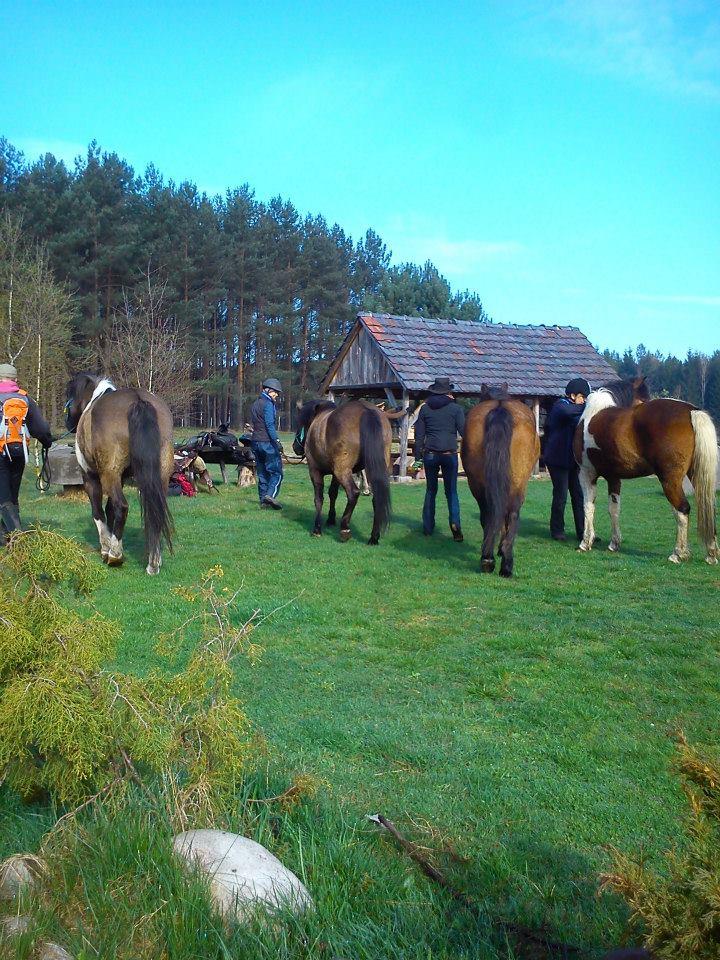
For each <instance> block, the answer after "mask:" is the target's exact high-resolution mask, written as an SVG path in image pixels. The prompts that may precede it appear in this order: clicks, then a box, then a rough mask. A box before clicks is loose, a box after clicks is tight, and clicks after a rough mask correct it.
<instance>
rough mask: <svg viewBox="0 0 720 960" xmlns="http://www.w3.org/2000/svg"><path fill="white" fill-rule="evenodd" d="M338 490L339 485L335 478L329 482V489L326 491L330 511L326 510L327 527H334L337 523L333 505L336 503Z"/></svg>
mask: <svg viewBox="0 0 720 960" xmlns="http://www.w3.org/2000/svg"><path fill="white" fill-rule="evenodd" d="M339 490H340V484H339V483H338V482H337V480H336V479H335V477H333V478H332V480H331V481H330V489H329V490H328V497H329V499H330V509H329V510H328V516H327V525H328V527H334V526H335V524H336V523H337V516H336V513H335V503H336V501H337V496H338V491H339Z"/></svg>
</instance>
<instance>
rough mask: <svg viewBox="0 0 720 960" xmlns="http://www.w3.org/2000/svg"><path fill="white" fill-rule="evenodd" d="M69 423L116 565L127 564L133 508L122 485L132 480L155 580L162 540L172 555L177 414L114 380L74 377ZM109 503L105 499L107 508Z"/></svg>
mask: <svg viewBox="0 0 720 960" xmlns="http://www.w3.org/2000/svg"><path fill="white" fill-rule="evenodd" d="M65 422H66V424H67V427H68V430H70V431H75V435H76V440H75V454H76V456H77V460H78V463H79V464H80V469H81V470H82V476H83V483H84V485H85V491H86V493H87V495H88V498H89V500H90V506H91V508H92V515H93V520H94V521H95V526H96V527H97V531H98V537H99V539H100V553H101V554H102V558H103V561H104V562H105V563H107V564H108V566H110V567H117V566H120V564H121V563H122V562H123V545H122V538H123V531H124V529H125V521H126V519H127V515H128V502H127V500H126V499H125V495H124V494H123V484H124V483H125V482H126V481H129V480H132V481H133V482H134V483H135V485H136V486H137V489H138V494H139V496H140V510H141V513H142V517H143V522H144V526H145V542H146V545H147V567H146V571H147V573H149V574H151V575H152V574H155V573H158V572H159V571H160V566H161V564H162V556H161V553H160V548H161V544H162V541H163V540H164V541H165V543H166V544H167V545H168V547H169V548H170V549H172V534H173V524H172V518H171V517H170V513H169V511H168V505H167V490H168V482H169V479H170V474H171V473H172V472H173V470H174V460H173V435H172V431H173V421H172V414H171V413H170V410H169V408H168V405H167V404H166V403H165V401H164V400H161V399H160V398H159V397H156V396H154V395H153V394H152V393H148V392H147V390H135V389H134V388H132V387H121V388H119V389H118V388H116V387H115V385H114V384H113V383H111V381H110V380H107V379H103V378H101V377H97V376H95V375H94V374H91V373H76V374H75V376H74V377H73V378H72V380H71V381H70V382H69V383H68V386H67V403H66V404H65ZM103 497H105V498H106V502H105V509H103Z"/></svg>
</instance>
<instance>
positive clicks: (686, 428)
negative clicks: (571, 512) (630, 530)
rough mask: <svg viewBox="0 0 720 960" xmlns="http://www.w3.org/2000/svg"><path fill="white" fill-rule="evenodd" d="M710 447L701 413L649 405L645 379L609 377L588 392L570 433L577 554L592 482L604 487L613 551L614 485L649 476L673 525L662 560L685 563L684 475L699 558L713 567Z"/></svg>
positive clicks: (585, 545) (708, 425) (677, 405)
mask: <svg viewBox="0 0 720 960" xmlns="http://www.w3.org/2000/svg"><path fill="white" fill-rule="evenodd" d="M717 442H718V441H717V432H716V430H715V425H714V424H713V422H712V419H711V418H710V415H709V414H708V413H706V412H705V411H704V410H699V409H698V408H697V407H694V406H693V405H692V404H690V403H685V402H684V401H683V400H669V399H658V400H651V399H650V392H649V390H648V388H647V386H646V384H645V378H644V377H637V378H636V379H635V380H614V381H612V382H611V383H608V384H606V385H605V386H604V387H601V388H600V389H599V390H595V391H593V393H591V394H590V396H589V397H588V398H587V403H586V405H585V411H584V412H583V415H582V417H581V419H580V423H579V424H578V427H577V430H576V433H575V448H574V449H575V459H576V460H577V461H578V463H579V464H580V484H581V486H582V489H583V497H584V500H585V531H584V535H583V540H582V543H581V544H580V547H579V549H580V550H582V551H588V550H590V549H591V548H592V544H593V540H594V519H595V498H596V496H597V481H598V477H604V478H605V479H606V480H607V484H608V495H609V503H608V509H609V512H610V522H611V525H612V536H611V539H610V543H609V545H608V549H609V550H612V551H617V550H619V549H620V543H621V540H622V537H621V534H620V486H621V483H622V481H623V480H629V479H632V478H634V477H648V476H651V475H652V474H653V473H654V474H656V476H657V478H658V480H659V481H660V483H661V485H662V488H663V493H664V494H665V496H666V497H667V499H668V501H669V502H670V505H671V506H672V508H673V510H674V511H675V518H676V520H677V536H676V540H675V548H674V550H673V552H672V553H671V554H670V556H669V557H668V560H670V561H671V562H672V563H680V562H681V561H683V560H687V559H688V558H689V557H690V550H689V549H688V526H689V517H690V504H689V502H688V499H687V497H686V496H685V491H684V490H683V479H684V477H686V476H687V477H689V479H690V480H691V481H692V484H693V486H694V488H695V504H696V506H697V515H698V518H697V524H698V534H699V536H700V539H701V540H702V541H703V542H704V544H705V548H706V550H707V556H706V557H705V560H706V561H707V563H711V564H715V563H717V562H718V545H717V539H716V529H715V511H716V507H715V482H716V476H717V466H718V446H717Z"/></svg>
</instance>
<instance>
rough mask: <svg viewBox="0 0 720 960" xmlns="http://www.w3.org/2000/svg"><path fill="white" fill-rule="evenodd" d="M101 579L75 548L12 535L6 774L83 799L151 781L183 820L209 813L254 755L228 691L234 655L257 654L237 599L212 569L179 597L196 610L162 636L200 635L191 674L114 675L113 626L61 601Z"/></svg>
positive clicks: (12, 780) (0, 708)
mask: <svg viewBox="0 0 720 960" xmlns="http://www.w3.org/2000/svg"><path fill="white" fill-rule="evenodd" d="M101 575H102V571H100V569H99V568H97V567H96V566H95V563H94V560H91V559H90V558H89V557H88V556H86V555H85V554H84V553H83V552H82V550H81V549H80V548H79V546H78V545H77V544H75V543H74V542H73V541H71V540H68V539H66V538H64V537H62V536H59V535H58V534H56V533H51V532H47V531H41V530H32V531H30V532H27V533H22V534H18V535H15V536H14V537H13V538H12V541H11V543H10V545H9V548H8V550H7V551H6V552H5V553H4V555H3V556H2V559H0V604H1V607H0V619H1V620H2V630H0V780H5V781H6V782H7V783H8V784H9V785H10V786H11V787H12V788H13V789H15V790H16V791H17V792H18V793H19V794H20V795H21V796H23V797H25V798H37V797H38V796H49V797H50V798H51V799H52V800H54V801H55V802H57V803H59V804H64V805H77V804H81V803H83V802H85V801H86V800H87V799H88V798H90V797H93V796H95V795H98V794H105V793H107V792H108V791H109V790H111V789H112V788H113V787H115V786H118V785H121V784H123V783H127V782H129V781H136V782H138V783H141V784H142V783H143V781H144V780H145V779H146V778H148V777H152V778H159V779H160V780H161V781H162V783H163V784H164V785H165V786H166V787H167V788H168V790H167V792H166V795H167V797H168V798H169V800H170V801H171V803H172V805H173V808H174V810H175V812H176V813H177V814H178V815H179V819H180V821H181V822H182V821H184V820H186V819H187V817H188V816H189V815H192V817H193V820H194V822H196V823H197V821H198V819H200V820H202V819H209V818H211V817H212V815H213V812H214V811H215V810H216V809H218V808H219V807H220V806H222V805H223V804H224V803H225V802H226V801H227V800H228V799H229V798H231V797H232V796H233V795H234V794H235V792H236V791H237V789H238V787H239V785H240V783H241V781H242V778H243V775H244V772H245V769H246V766H247V763H248V761H249V759H250V758H251V756H252V755H253V753H254V752H256V750H257V747H256V742H255V741H254V740H253V737H252V731H251V727H250V723H249V721H248V719H247V717H246V715H245V713H244V711H243V709H242V705H241V703H240V702H239V701H238V700H237V699H236V698H235V697H234V696H233V695H232V692H231V680H232V676H233V671H232V667H231V664H232V663H233V661H234V660H235V659H236V658H237V657H238V655H241V654H243V655H247V656H248V657H249V658H250V659H251V660H253V659H255V658H257V656H258V655H259V648H258V647H257V646H256V645H255V644H253V643H252V642H251V639H250V635H251V633H252V628H253V623H252V622H248V623H245V624H242V625H240V626H236V625H234V624H233V622H232V613H231V607H232V603H233V601H234V599H235V595H233V596H230V597H228V596H225V594H224V593H223V592H222V591H221V590H220V591H218V589H217V584H218V583H219V582H220V581H221V579H222V569H221V568H219V567H215V568H213V569H212V570H210V571H209V572H208V574H207V575H206V576H205V577H204V578H203V580H202V583H201V584H200V586H199V587H197V588H195V589H194V590H183V591H180V592H181V593H182V595H183V596H184V597H185V599H186V600H187V601H188V603H190V604H194V605H195V610H194V611H193V612H192V613H191V615H190V616H189V617H188V619H187V620H186V621H185V623H183V624H182V625H181V626H180V628H179V629H178V631H176V633H175V634H174V635H173V637H172V638H167V637H166V638H164V641H165V645H166V646H167V647H170V644H169V643H168V642H167V641H168V640H169V639H172V640H173V645H175V646H177V643H178V642H179V641H181V640H182V639H184V637H185V636H186V635H193V636H194V638H195V639H196V647H195V650H194V653H193V655H192V656H191V658H190V661H189V663H188V665H187V667H186V669H185V670H183V671H180V672H173V671H172V670H171V669H166V670H164V671H159V670H158V671H155V672H153V673H151V674H150V675H149V676H147V677H144V678H139V677H136V676H132V675H129V674H124V673H119V672H113V671H112V670H109V669H108V668H107V666H106V664H108V663H109V662H111V661H112V659H113V658H114V656H115V648H116V643H117V640H118V630H117V627H116V626H115V625H114V624H113V623H111V622H110V621H108V620H106V619H105V618H103V617H101V616H100V615H98V614H97V613H95V612H94V611H92V609H91V608H90V607H89V605H88V604H87V603H86V604H85V605H84V606H83V605H80V608H81V612H77V611H75V610H72V609H70V607H69V605H68V603H69V600H70V598H69V597H68V591H69V590H74V591H75V593H76V595H80V596H82V595H84V596H87V595H88V594H89V593H90V591H91V590H92V589H93V588H94V587H95V585H96V584H97V580H98V577H99V576H101ZM75 605H76V606H77V605H78V604H77V600H76V601H75ZM166 665H167V667H168V668H170V667H171V666H172V664H171V663H167V664H166Z"/></svg>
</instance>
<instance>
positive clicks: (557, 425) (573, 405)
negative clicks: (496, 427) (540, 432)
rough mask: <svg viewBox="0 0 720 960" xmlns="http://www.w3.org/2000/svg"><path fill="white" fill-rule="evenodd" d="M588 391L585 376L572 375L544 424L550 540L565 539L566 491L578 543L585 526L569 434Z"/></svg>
mask: <svg viewBox="0 0 720 960" xmlns="http://www.w3.org/2000/svg"><path fill="white" fill-rule="evenodd" d="M589 393H590V384H589V383H588V382H587V380H585V379H584V378H583V377H574V378H573V379H572V380H571V381H570V382H569V383H568V385H567V386H566V387H565V396H564V397H561V398H560V399H559V400H556V401H555V403H554V404H553V406H552V409H551V410H550V414H549V416H548V419H547V423H546V424H545V437H546V439H545V450H544V453H543V459H544V460H545V466H546V467H547V468H548V471H549V473H550V479H551V480H552V487H553V495H552V506H551V508H550V536H551V537H552V538H553V540H566V539H567V538H566V536H565V505H566V504H567V497H568V491H569V492H570V503H571V504H572V512H573V520H574V521H575V535H576V537H577V539H578V543H579V542H580V541H581V540H582V538H583V530H584V527H585V514H584V511H583V493H582V488H581V486H580V476H579V473H580V468H579V466H578V464H577V463H576V461H575V455H574V454H573V437H574V436H575V428H576V427H577V425H578V421H579V420H580V417H581V416H582V414H583V411H584V409H585V398H586V397H587V395H588V394H589Z"/></svg>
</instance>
